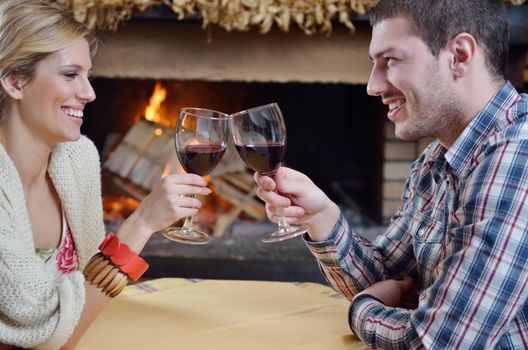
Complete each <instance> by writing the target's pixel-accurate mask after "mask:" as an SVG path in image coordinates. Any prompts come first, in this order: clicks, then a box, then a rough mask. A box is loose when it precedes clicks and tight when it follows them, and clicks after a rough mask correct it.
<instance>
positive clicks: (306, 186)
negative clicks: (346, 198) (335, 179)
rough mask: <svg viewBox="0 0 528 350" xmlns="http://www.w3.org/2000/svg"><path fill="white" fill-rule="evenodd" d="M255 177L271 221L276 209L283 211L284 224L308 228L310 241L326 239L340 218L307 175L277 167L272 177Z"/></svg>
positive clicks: (337, 208) (274, 217) (337, 209)
mask: <svg viewBox="0 0 528 350" xmlns="http://www.w3.org/2000/svg"><path fill="white" fill-rule="evenodd" d="M254 177H255V181H256V182H257V184H258V185H259V189H258V191H257V195H258V197H259V198H260V199H262V200H263V201H264V202H265V203H266V212H267V214H268V217H269V218H270V220H272V221H273V222H277V221H278V216H277V215H276V211H277V208H284V209H283V212H284V217H285V219H286V222H288V223H291V224H304V225H307V226H308V227H309V228H310V231H309V232H308V234H309V235H310V238H311V239H312V240H314V241H321V240H324V239H326V238H327V237H328V235H329V234H330V231H331V230H332V228H333V227H334V225H335V224H336V222H337V220H338V219H339V215H340V210H339V207H338V206H337V205H336V204H335V203H334V202H332V201H331V200H330V199H329V198H328V197H327V196H326V194H325V193H324V192H323V191H321V189H319V187H317V186H316V185H315V184H314V183H313V182H312V180H310V179H309V178H308V177H307V176H306V175H304V174H302V173H300V172H298V171H295V170H293V169H290V168H285V167H280V168H279V169H278V170H277V173H276V174H275V176H274V178H271V177H269V176H261V175H259V174H257V173H255V176H254Z"/></svg>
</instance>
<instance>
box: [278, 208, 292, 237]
mask: <svg viewBox="0 0 528 350" xmlns="http://www.w3.org/2000/svg"><path fill="white" fill-rule="evenodd" d="M276 214H277V216H278V217H279V219H278V222H277V223H278V225H279V230H278V231H277V232H278V233H280V232H283V231H285V230H287V229H288V227H289V226H290V225H289V224H288V223H287V222H286V219H285V218H284V208H277V211H276Z"/></svg>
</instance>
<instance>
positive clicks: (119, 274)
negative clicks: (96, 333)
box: [83, 232, 149, 298]
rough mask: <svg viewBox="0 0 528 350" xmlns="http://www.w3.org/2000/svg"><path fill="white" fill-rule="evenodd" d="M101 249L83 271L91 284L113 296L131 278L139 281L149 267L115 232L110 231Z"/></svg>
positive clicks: (100, 246)
mask: <svg viewBox="0 0 528 350" xmlns="http://www.w3.org/2000/svg"><path fill="white" fill-rule="evenodd" d="M99 250H100V251H101V252H99V253H97V254H95V255H94V256H93V257H92V258H91V259H90V261H89V262H88V264H87V265H86V267H85V268H84V271H83V273H84V276H85V279H86V280H87V281H88V282H89V283H90V284H92V285H97V287H98V288H102V290H103V292H104V293H105V294H106V295H108V296H110V297H112V298H113V297H115V296H116V295H118V294H119V293H121V291H122V290H123V289H124V288H125V286H126V285H127V284H128V279H129V278H130V279H131V280H134V281H137V280H138V279H139V278H140V277H141V276H142V275H143V273H144V272H145V271H146V270H147V269H148V267H149V265H148V264H147V263H146V262H145V260H143V259H142V258H140V257H139V256H138V255H137V254H136V253H134V252H132V251H131V250H130V248H129V247H128V246H127V245H126V244H124V243H121V242H120V241H119V237H118V236H116V235H115V234H114V233H113V232H110V233H108V235H107V236H106V237H105V239H104V240H103V242H102V243H101V244H100V245H99Z"/></svg>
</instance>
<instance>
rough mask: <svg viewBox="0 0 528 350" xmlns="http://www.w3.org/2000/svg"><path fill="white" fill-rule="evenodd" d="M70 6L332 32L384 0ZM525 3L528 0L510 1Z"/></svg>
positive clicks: (112, 16)
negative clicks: (159, 10)
mask: <svg viewBox="0 0 528 350" xmlns="http://www.w3.org/2000/svg"><path fill="white" fill-rule="evenodd" d="M55 1H58V2H60V3H62V4H64V5H66V6H68V7H69V8H71V9H72V10H73V12H74V14H75V18H76V19H77V20H78V21H79V22H82V23H86V24H87V25H88V26H89V27H90V28H93V27H96V28H99V29H110V30H116V29H117V27H118V25H119V23H121V22H122V21H125V20H128V19H130V18H131V17H132V15H133V14H135V13H138V12H142V11H145V10H146V9H148V8H149V7H151V6H155V5H162V4H164V5H166V6H168V7H170V8H171V9H172V10H173V11H174V13H176V14H177V16H178V18H179V19H183V18H184V17H185V16H186V15H197V16H199V17H200V18H201V19H202V24H203V26H204V27H207V26H208V25H210V24H215V25H219V26H220V27H222V28H225V29H226V30H227V31H231V30H239V31H246V30H249V29H251V28H255V27H256V28H259V29H260V32H261V33H267V32H269V31H270V29H271V27H272V26H273V24H276V25H277V26H278V27H279V28H280V29H282V30H283V31H286V32H287V31H289V29H290V27H291V26H292V25H297V26H299V28H301V29H302V30H303V31H304V32H305V33H306V34H314V33H316V32H320V33H326V34H330V33H331V32H332V21H334V20H338V21H339V22H341V23H343V24H344V25H345V26H347V27H348V28H350V30H351V31H353V30H354V25H353V24H352V21H351V18H352V17H353V16H356V15H363V14H365V13H366V12H367V11H368V10H370V9H371V8H372V7H374V6H375V5H376V4H377V2H378V1H379V0H55ZM505 2H510V3H512V4H515V5H521V4H523V3H524V2H526V0H505Z"/></svg>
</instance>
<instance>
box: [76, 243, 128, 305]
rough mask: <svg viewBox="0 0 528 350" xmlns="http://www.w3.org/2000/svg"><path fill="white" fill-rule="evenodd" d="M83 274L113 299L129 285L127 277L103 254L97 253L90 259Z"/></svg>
mask: <svg viewBox="0 0 528 350" xmlns="http://www.w3.org/2000/svg"><path fill="white" fill-rule="evenodd" d="M83 273H84V277H85V279H86V281H88V282H90V284H91V285H96V286H97V287H98V288H101V289H102V290H103V293H105V294H106V295H108V296H109V297H111V298H113V297H115V296H116V295H118V294H119V293H121V292H122V291H123V289H124V288H125V287H126V285H127V284H128V277H127V275H125V274H124V273H123V272H121V271H120V270H119V267H117V266H114V265H113V264H112V263H111V262H110V260H109V259H108V258H107V257H106V256H104V255H103V254H102V253H97V254H95V255H94V256H93V257H92V258H91V259H90V261H89V262H88V264H87V265H86V267H85V268H84V271H83Z"/></svg>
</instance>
